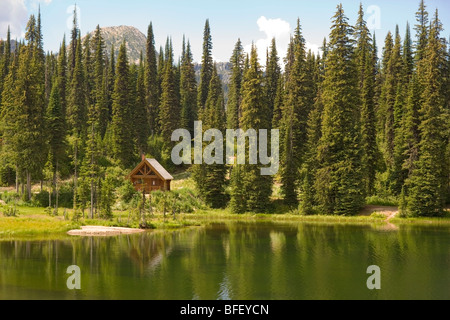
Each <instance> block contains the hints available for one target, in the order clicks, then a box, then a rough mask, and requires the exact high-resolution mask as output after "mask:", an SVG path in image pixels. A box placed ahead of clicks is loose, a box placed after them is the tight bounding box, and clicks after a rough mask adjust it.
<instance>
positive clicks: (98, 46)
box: [91, 25, 109, 137]
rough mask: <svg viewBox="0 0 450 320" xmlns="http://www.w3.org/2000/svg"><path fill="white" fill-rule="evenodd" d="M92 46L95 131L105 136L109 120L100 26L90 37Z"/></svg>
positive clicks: (103, 47) (104, 61) (104, 60)
mask: <svg viewBox="0 0 450 320" xmlns="http://www.w3.org/2000/svg"><path fill="white" fill-rule="evenodd" d="M92 43H93V46H94V48H95V49H94V68H93V69H94V80H93V99H92V100H93V101H92V102H91V103H93V104H94V105H95V112H96V119H95V121H96V124H95V125H96V126H97V131H98V133H99V134H100V136H101V137H104V136H105V133H106V128H107V125H108V122H109V110H108V92H107V77H106V70H105V69H106V65H105V64H106V59H105V42H104V40H103V36H102V32H101V29H100V26H99V25H97V29H96V31H95V35H94V37H93V39H92Z"/></svg>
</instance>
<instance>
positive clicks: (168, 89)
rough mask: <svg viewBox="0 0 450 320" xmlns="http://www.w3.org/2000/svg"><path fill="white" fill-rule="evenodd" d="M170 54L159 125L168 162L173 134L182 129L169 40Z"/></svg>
mask: <svg viewBox="0 0 450 320" xmlns="http://www.w3.org/2000/svg"><path fill="white" fill-rule="evenodd" d="M166 47H167V48H168V52H167V54H166V58H167V61H166V62H165V64H164V65H165V68H164V69H165V70H164V77H163V81H162V85H161V87H162V94H161V104H160V110H159V124H160V127H161V135H162V137H163V141H164V151H163V158H164V159H165V161H168V159H169V158H170V155H171V150H172V146H173V143H172V142H171V140H172V133H173V132H174V131H175V130H177V129H179V128H180V111H181V110H180V105H179V100H178V92H177V88H176V84H175V67H174V65H173V51H172V43H171V41H169V39H167V45H166Z"/></svg>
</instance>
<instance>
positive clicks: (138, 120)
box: [134, 52, 150, 154]
mask: <svg viewBox="0 0 450 320" xmlns="http://www.w3.org/2000/svg"><path fill="white" fill-rule="evenodd" d="M137 72H138V75H137V79H136V103H135V108H134V125H135V131H136V134H135V136H136V143H137V148H138V151H139V154H145V152H146V151H147V139H148V137H149V136H150V122H149V120H148V112H147V103H146V101H147V100H146V94H145V70H144V60H143V55H142V52H141V59H140V62H139V67H138V70H137Z"/></svg>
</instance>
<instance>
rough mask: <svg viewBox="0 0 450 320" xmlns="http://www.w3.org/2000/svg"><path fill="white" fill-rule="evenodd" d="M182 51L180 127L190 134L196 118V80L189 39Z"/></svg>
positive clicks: (192, 132) (192, 131)
mask: <svg viewBox="0 0 450 320" xmlns="http://www.w3.org/2000/svg"><path fill="white" fill-rule="evenodd" d="M184 47H185V46H184V41H183V48H184ZM183 51H184V54H183V57H182V60H181V70H180V104H181V127H182V128H185V129H187V130H189V132H190V133H191V135H193V134H194V122H195V121H196V120H197V82H196V79H195V67H194V61H193V56H192V51H191V44H190V43H189V41H188V43H187V47H186V48H185V49H184V50H183Z"/></svg>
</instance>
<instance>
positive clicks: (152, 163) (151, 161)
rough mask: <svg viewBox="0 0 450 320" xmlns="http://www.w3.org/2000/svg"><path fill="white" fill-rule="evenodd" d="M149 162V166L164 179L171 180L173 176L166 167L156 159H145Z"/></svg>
mask: <svg viewBox="0 0 450 320" xmlns="http://www.w3.org/2000/svg"><path fill="white" fill-rule="evenodd" d="M145 160H147V162H148V163H149V164H150V166H152V167H153V169H155V170H156V171H157V172H158V173H159V174H160V175H161V177H162V178H163V179H164V180H173V177H172V176H171V174H170V173H169V172H167V170H166V169H164V167H163V166H162V165H161V164H160V163H159V162H158V161H157V160H156V159H148V158H147V159H145Z"/></svg>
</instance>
